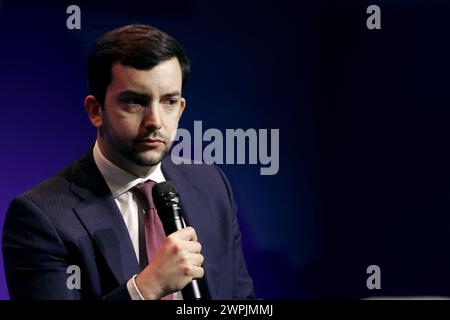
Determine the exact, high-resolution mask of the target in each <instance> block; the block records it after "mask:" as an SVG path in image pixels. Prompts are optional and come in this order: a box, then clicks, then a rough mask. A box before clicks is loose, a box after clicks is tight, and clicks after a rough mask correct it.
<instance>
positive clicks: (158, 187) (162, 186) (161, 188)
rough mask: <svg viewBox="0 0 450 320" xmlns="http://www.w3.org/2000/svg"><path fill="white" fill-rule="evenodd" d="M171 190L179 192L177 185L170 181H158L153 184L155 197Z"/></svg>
mask: <svg viewBox="0 0 450 320" xmlns="http://www.w3.org/2000/svg"><path fill="white" fill-rule="evenodd" d="M169 192H173V193H177V191H176V189H175V185H174V184H173V183H172V182H170V181H165V182H160V183H157V184H155V185H154V186H153V189H152V195H153V198H156V197H158V196H161V195H164V194H167V193H169ZM155 196H156V197H155Z"/></svg>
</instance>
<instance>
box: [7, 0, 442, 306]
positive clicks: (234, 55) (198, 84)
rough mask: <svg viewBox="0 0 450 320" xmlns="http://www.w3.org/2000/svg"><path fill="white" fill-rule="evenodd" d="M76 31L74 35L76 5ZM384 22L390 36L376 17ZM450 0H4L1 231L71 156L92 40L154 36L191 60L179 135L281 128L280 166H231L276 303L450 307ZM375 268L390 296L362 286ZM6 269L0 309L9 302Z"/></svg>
mask: <svg viewBox="0 0 450 320" xmlns="http://www.w3.org/2000/svg"><path fill="white" fill-rule="evenodd" d="M71 4H78V5H79V6H80V7H81V17H82V29H81V30H73V31H72V30H68V29H67V28H66V19H67V17H68V15H67V14H66V8H67V6H69V5H71ZM370 4H378V5H379V6H380V7H381V9H382V30H376V31H369V30H367V28H366V18H367V14H366V8H367V6H368V5H370ZM449 8H450V4H447V1H436V0H435V1H419V0H416V1H406V0H405V1H398V0H397V1H392V0H391V1H387V0H383V1H373V2H372V1H354V0H349V1H325V0H320V1H313V0H309V1H306V0H304V1H285V0H279V1H258V2H254V3H253V2H250V1H249V2H246V1H225V2H223V3H219V2H215V1H200V0H198V1H181V0H175V1H171V0H169V1H164V2H163V3H162V2H161V1H158V2H156V1H145V2H143V1H142V2H137V1H123V2H122V3H117V4H112V3H111V2H109V1H103V0H102V1H96V3H95V4H92V2H91V3H89V2H88V1H58V2H56V1H54V2H53V1H34V4H33V3H32V2H31V1H3V3H2V6H1V8H0V107H1V109H0V110H1V111H0V112H1V113H0V114H1V117H0V119H1V126H0V130H1V132H0V136H1V137H2V157H1V160H0V170H1V177H2V181H3V182H2V186H1V191H2V192H1V194H0V221H1V222H3V218H4V214H5V212H6V209H7V207H8V204H9V202H10V200H11V199H12V198H13V197H14V196H15V195H17V194H19V193H21V192H23V191H25V190H27V189H29V188H30V187H32V186H33V185H35V184H37V183H38V182H40V181H42V180H44V179H45V178H47V177H49V176H51V175H52V174H54V173H56V172H57V171H58V170H59V169H60V168H62V167H64V166H65V165H67V164H69V163H70V162H72V161H74V160H76V159H78V158H79V157H81V156H82V154H83V153H84V152H85V151H86V149H87V148H88V146H89V144H90V143H91V142H92V141H93V139H94V137H95V131H94V129H93V128H92V127H91V125H90V123H89V121H88V118H87V116H86V115H85V112H84V109H83V107H82V101H83V99H84V97H85V95H86V94H87V89H86V85H85V74H84V59H85V56H86V53H87V49H88V47H89V44H90V43H91V41H92V40H93V39H94V38H95V37H97V36H99V35H100V34H102V33H103V32H105V31H108V30H110V29H112V28H114V27H118V26H121V25H125V24H129V23H136V22H137V23H147V24H151V25H154V26H156V27H158V28H160V29H162V30H164V31H166V32H168V33H169V34H171V35H173V36H174V37H175V38H176V39H178V40H179V42H180V43H181V44H182V45H183V46H184V47H185V49H186V51H187V54H188V55H189V57H190V59H191V63H192V74H191V79H190V80H189V83H188V85H187V88H186V92H185V96H186V98H187V101H188V105H187V109H186V112H185V113H184V114H183V118H182V121H181V123H180V126H181V127H185V128H188V129H191V128H192V125H193V121H194V120H202V121H203V127H204V130H206V129H207V128H219V129H222V130H224V129H226V128H243V129H247V128H255V129H258V128H266V129H271V128H279V129H280V141H281V143H280V170H279V172H278V174H277V175H275V176H260V175H259V166H254V165H253V166H252V165H222V166H221V167H222V168H223V169H224V171H225V172H226V173H227V175H228V177H229V178H230V180H231V183H232V185H233V186H234V192H235V195H236V199H237V202H238V206H239V209H240V213H239V219H240V223H241V229H242V233H243V246H244V251H245V254H246V257H247V261H248V266H249V271H250V273H251V275H252V276H253V279H254V282H255V289H256V293H257V295H258V296H259V297H261V298H266V299H303V298H362V297H367V296H374V295H425V294H426V295H450V287H449V285H448V284H449V283H450V281H449V280H450V274H449V273H448V270H450V257H449V254H448V253H447V243H449V240H450V232H449V231H450V230H449V229H450V216H449V212H450V210H449V209H450V201H449V199H450V198H449V191H450V170H449V167H448V163H450V152H449V151H448V150H449V146H450V128H449V126H448V125H447V123H448V119H449V116H450V112H449V111H448V96H447V92H448V90H447V86H448V78H449V72H448V71H449V67H450V63H449V61H448V59H449V58H448V57H449V56H450V52H449V51H450V47H449V45H448V40H447V38H448V33H449V32H448V31H449V30H450V27H449V26H448V25H447V20H448V19H447V17H446V14H447V13H448V10H449ZM0 258H1V257H0ZM371 264H376V265H379V266H380V268H381V272H382V277H381V280H382V289H381V290H379V291H377V292H374V291H369V290H368V289H367V288H366V279H367V276H368V275H367V274H366V268H367V266H369V265H371ZM2 268H3V266H2V265H1V264H0V298H7V297H8V296H7V291H6V284H5V281H4V273H3V269H2Z"/></svg>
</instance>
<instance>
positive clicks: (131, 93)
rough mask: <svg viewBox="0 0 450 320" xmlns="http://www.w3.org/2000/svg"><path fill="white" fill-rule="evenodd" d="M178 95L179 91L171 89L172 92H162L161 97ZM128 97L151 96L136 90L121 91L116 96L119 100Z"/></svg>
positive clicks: (148, 98)
mask: <svg viewBox="0 0 450 320" xmlns="http://www.w3.org/2000/svg"><path fill="white" fill-rule="evenodd" d="M178 96H180V97H181V92H180V91H172V92H169V93H165V94H163V95H162V98H172V97H178ZM129 98H140V99H146V100H150V98H151V96H150V95H149V94H148V93H145V92H138V91H134V90H125V91H122V92H121V93H119V95H118V96H117V99H118V100H120V101H123V100H126V99H129Z"/></svg>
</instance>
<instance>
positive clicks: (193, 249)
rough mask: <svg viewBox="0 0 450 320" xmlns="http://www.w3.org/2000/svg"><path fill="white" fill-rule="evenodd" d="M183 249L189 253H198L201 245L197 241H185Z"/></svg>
mask: <svg viewBox="0 0 450 320" xmlns="http://www.w3.org/2000/svg"><path fill="white" fill-rule="evenodd" d="M185 248H186V250H187V251H188V252H189V253H200V252H201V251H202V245H201V244H200V242H198V241H186V242H185Z"/></svg>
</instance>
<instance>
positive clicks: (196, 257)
mask: <svg viewBox="0 0 450 320" xmlns="http://www.w3.org/2000/svg"><path fill="white" fill-rule="evenodd" d="M187 259H188V264H189V265H193V266H197V267H201V265H202V264H203V261H204V260H205V258H204V257H203V256H202V255H201V254H199V253H196V254H190V255H189V256H188V258H187Z"/></svg>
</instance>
